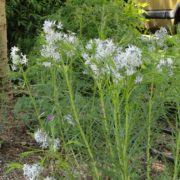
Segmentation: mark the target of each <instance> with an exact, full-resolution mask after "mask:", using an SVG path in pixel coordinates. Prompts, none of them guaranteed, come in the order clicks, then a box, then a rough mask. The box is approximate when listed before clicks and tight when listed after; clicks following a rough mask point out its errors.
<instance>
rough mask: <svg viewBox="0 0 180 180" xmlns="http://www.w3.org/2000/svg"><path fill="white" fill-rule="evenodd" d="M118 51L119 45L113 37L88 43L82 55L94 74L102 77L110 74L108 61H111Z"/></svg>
mask: <svg viewBox="0 0 180 180" xmlns="http://www.w3.org/2000/svg"><path fill="white" fill-rule="evenodd" d="M116 51H117V47H116V46H115V44H114V43H113V41H112V40H111V39H107V40H100V39H94V40H90V41H89V42H88V43H87V45H86V52H85V53H82V57H83V58H84V60H85V64H86V65H88V66H89V67H90V68H91V70H92V71H93V73H94V75H95V76H96V77H100V76H101V75H104V74H106V73H108V74H110V72H111V69H110V66H109V63H108V61H110V59H111V58H112V57H113V55H114V54H115V52H116Z"/></svg>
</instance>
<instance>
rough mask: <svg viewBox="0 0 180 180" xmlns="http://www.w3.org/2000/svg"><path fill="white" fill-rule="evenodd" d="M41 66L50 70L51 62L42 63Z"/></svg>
mask: <svg viewBox="0 0 180 180" xmlns="http://www.w3.org/2000/svg"><path fill="white" fill-rule="evenodd" d="M42 65H43V66H44V67H46V68H50V67H51V62H43V63H42Z"/></svg>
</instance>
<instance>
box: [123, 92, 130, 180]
mask: <svg viewBox="0 0 180 180" xmlns="http://www.w3.org/2000/svg"><path fill="white" fill-rule="evenodd" d="M125 114H126V119H125V140H124V149H123V161H124V179H125V180H128V179H129V174H128V157H127V149H128V134H129V94H128V89H126V92H125Z"/></svg>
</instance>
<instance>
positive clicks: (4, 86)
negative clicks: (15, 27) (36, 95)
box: [0, 0, 13, 132]
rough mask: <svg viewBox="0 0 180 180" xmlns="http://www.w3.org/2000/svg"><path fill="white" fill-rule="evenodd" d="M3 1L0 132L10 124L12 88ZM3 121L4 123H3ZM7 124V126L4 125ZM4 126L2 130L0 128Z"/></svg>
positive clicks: (2, 3)
mask: <svg viewBox="0 0 180 180" xmlns="http://www.w3.org/2000/svg"><path fill="white" fill-rule="evenodd" d="M5 4H6V1H5V0H0V132H1V131H2V129H3V131H4V130H5V131H7V130H8V129H9V126H10V125H11V124H10V123H12V119H13V116H12V100H13V98H12V94H13V93H12V86H11V81H10V80H9V78H8V72H9V68H8V63H7V62H8V60H7V28H6V9H5ZM3 120H4V121H3ZM6 123H7V124H6ZM2 124H4V126H3V128H2V127H1V126H2Z"/></svg>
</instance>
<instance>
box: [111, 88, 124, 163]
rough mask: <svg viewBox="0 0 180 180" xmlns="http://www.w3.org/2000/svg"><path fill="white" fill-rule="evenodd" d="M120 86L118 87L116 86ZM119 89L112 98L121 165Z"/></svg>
mask: <svg viewBox="0 0 180 180" xmlns="http://www.w3.org/2000/svg"><path fill="white" fill-rule="evenodd" d="M116 88H118V87H116ZM118 96H119V91H118V90H116V89H115V92H114V96H113V99H112V102H113V106H114V108H113V117H114V125H115V141H116V148H117V153H118V159H119V166H120V167H121V165H122V164H121V155H120V154H121V150H120V136H119V126H118V104H119V101H118V99H119V97H118Z"/></svg>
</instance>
